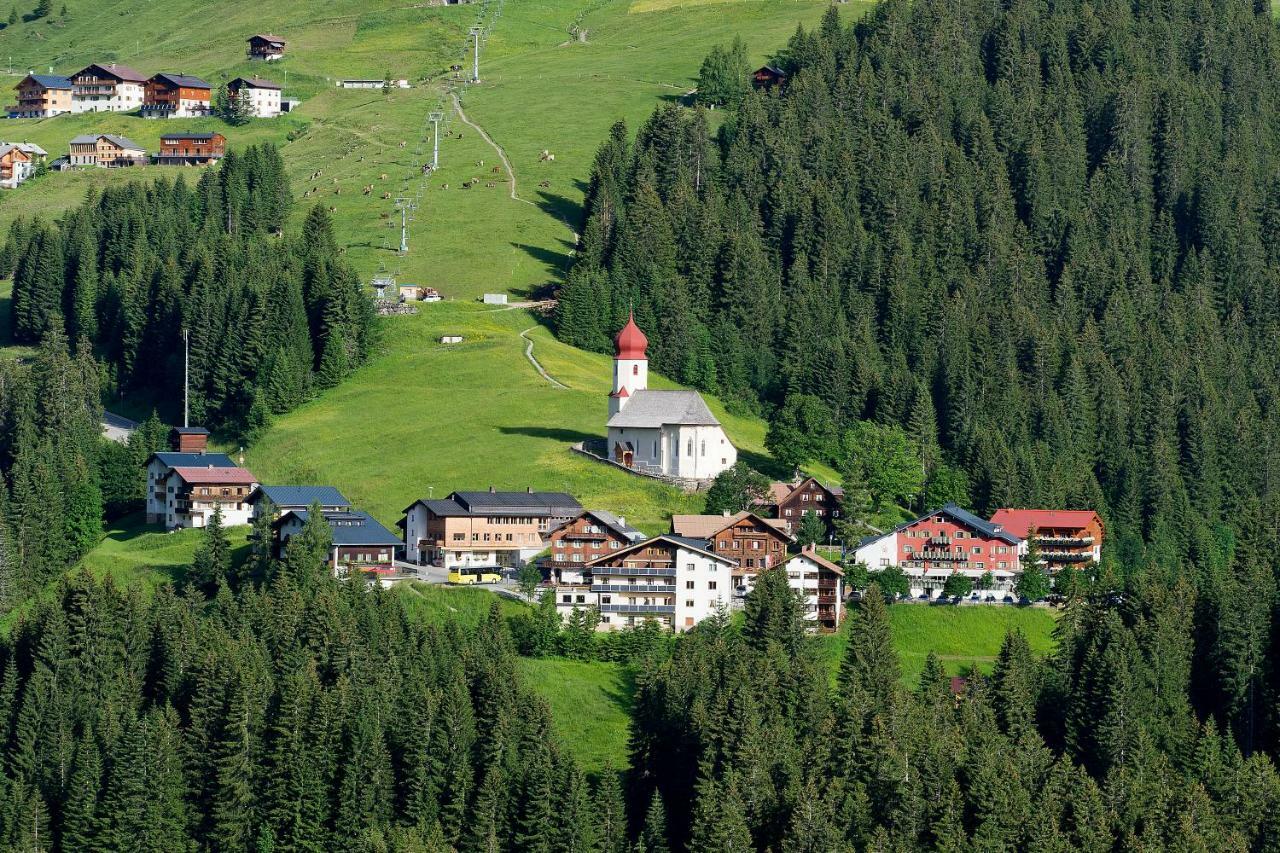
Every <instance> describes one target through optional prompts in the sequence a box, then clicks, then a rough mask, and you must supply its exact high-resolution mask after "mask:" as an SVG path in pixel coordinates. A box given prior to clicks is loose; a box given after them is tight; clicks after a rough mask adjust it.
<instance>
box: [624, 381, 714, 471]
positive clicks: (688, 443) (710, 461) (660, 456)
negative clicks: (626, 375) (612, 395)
mask: <svg viewBox="0 0 1280 853" xmlns="http://www.w3.org/2000/svg"><path fill="white" fill-rule="evenodd" d="M609 402H610V404H611V405H612V403H613V402H614V400H612V399H611V400H610V401H609ZM608 441H609V452H610V454H611V455H612V456H615V457H616V456H617V453H616V452H615V449H616V448H622V449H623V453H624V454H625V453H627V452H630V453H631V460H632V463H633V464H632V465H630V466H628V467H634V468H638V469H640V470H642V471H650V472H652V473H661V474H663V475H665V476H668V477H683V478H687V479H690V480H709V479H712V478H714V477H715V476H716V475H717V474H719V473H720V472H721V471H723V470H725V469H726V468H730V467H732V466H733V464H734V463H735V462H737V461H738V450H737V448H735V447H734V446H733V444H732V442H730V441H729V437H728V436H726V435H725V434H724V429H723V428H721V427H720V425H719V424H715V425H712V424H663V425H662V426H660V427H654V428H643V427H609V429H608ZM616 461H623V462H624V464H625V455H624V459H622V460H616Z"/></svg>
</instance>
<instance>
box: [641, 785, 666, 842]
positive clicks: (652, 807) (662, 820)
mask: <svg viewBox="0 0 1280 853" xmlns="http://www.w3.org/2000/svg"><path fill="white" fill-rule="evenodd" d="M670 849H671V847H670V842H669V841H668V835H667V810H666V807H664V806H663V805H662V794H661V793H659V792H658V791H657V790H656V789H655V790H654V792H653V796H652V797H651V798H650V800H649V809H648V811H646V812H645V815H644V826H643V827H642V828H641V830H640V837H639V839H637V841H636V850H637V853H638V852H639V851H643V853H669V851H670Z"/></svg>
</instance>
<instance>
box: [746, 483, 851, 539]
mask: <svg viewBox="0 0 1280 853" xmlns="http://www.w3.org/2000/svg"><path fill="white" fill-rule="evenodd" d="M843 499H844V489H841V488H839V487H838V486H827V485H824V484H823V483H821V482H819V481H818V480H817V478H815V477H806V478H804V479H801V480H796V481H795V482H791V483H772V484H770V486H769V497H768V499H767V500H766V502H765V503H764V505H763V506H764V508H766V509H767V510H768V511H769V513H770V514H771V515H772V516H773V517H774V518H778V519H781V520H782V521H783V522H784V523H785V526H786V529H787V532H788V533H790V534H792V535H795V533H796V531H797V530H798V529H799V527H800V522H801V520H803V518H804V517H805V516H806V515H809V514H813V515H816V516H817V517H818V518H820V519H822V521H823V524H825V525H826V528H827V533H828V534H829V535H834V534H835V523H836V519H838V518H839V517H840V501H841V500H843Z"/></svg>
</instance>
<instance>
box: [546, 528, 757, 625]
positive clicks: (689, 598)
mask: <svg viewBox="0 0 1280 853" xmlns="http://www.w3.org/2000/svg"><path fill="white" fill-rule="evenodd" d="M734 566H735V563H734V561H733V560H731V559H729V558H727V557H722V556H720V555H719V554H716V553H715V552H713V551H711V550H710V548H709V547H708V543H707V541H706V540H704V539H688V538H685V537H683V536H674V535H671V534H664V535H662V536H658V537H655V538H653V539H646V540H642V541H639V542H634V543H632V544H630V545H628V546H626V547H624V548H621V549H619V550H618V551H616V552H615V553H611V554H607V555H605V556H603V557H599V558H597V559H595V560H593V561H592V562H591V563H588V564H587V565H586V574H585V576H584V583H583V584H582V585H581V586H573V587H550V588H548V589H547V590H546V591H545V592H544V594H545V595H554V596H555V597H556V598H555V602H556V610H557V612H559V613H560V614H561V616H563V617H565V618H568V616H569V615H570V614H572V612H573V611H574V610H575V609H578V610H583V609H586V608H591V607H593V608H595V609H597V610H598V611H599V614H600V621H599V623H598V624H597V630H600V631H613V630H618V629H620V628H626V627H630V626H634V625H640V624H643V623H644V622H645V621H646V620H649V619H652V620H654V621H656V622H657V623H658V624H659V625H661V626H663V627H664V628H667V629H670V630H674V631H687V630H689V629H690V628H692V627H693V626H694V625H696V624H698V623H699V622H701V621H702V620H703V619H706V618H707V617H709V616H712V615H713V614H715V613H717V612H722V611H727V610H728V609H729V606H730V601H731V597H732V584H733V568H734Z"/></svg>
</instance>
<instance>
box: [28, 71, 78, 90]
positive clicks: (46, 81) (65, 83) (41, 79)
mask: <svg viewBox="0 0 1280 853" xmlns="http://www.w3.org/2000/svg"><path fill="white" fill-rule="evenodd" d="M27 77H30V78H31V79H32V80H34V81H36V82H37V83H39V84H40V85H41V86H44V87H45V88H46V89H70V88H71V78H70V77H59V76H58V75H56V74H28V75H27ZM23 79H26V78H23Z"/></svg>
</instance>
